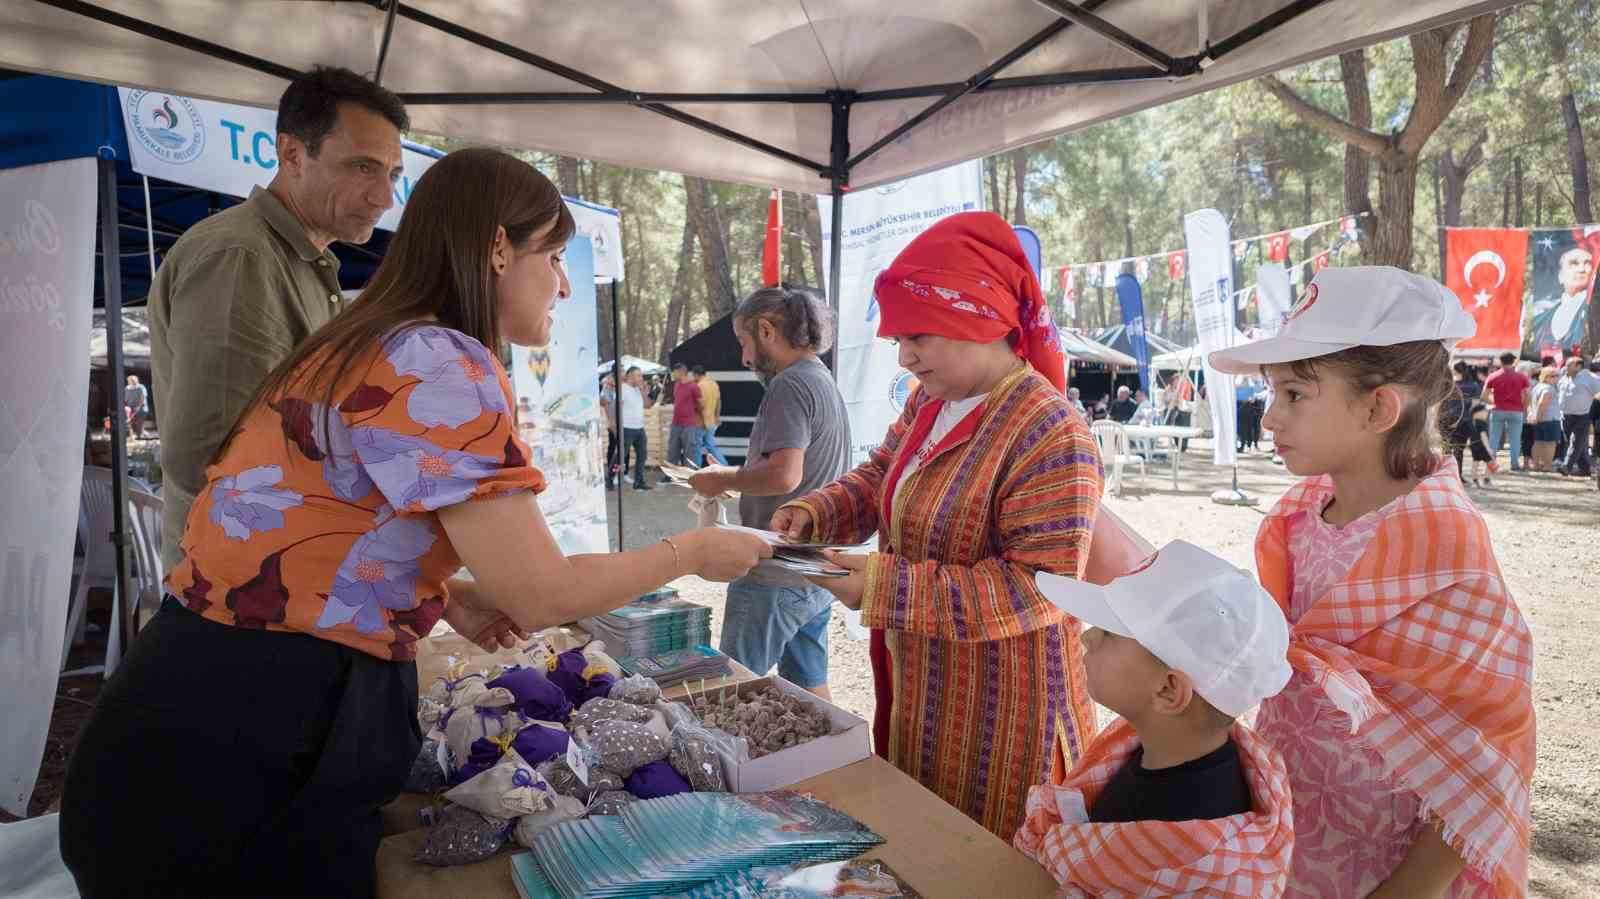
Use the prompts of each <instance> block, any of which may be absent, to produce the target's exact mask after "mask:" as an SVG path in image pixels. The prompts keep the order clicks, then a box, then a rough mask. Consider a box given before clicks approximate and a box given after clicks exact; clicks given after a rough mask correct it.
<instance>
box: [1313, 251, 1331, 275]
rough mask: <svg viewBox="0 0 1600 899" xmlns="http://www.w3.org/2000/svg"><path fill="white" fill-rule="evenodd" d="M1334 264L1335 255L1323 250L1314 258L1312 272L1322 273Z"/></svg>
mask: <svg viewBox="0 0 1600 899" xmlns="http://www.w3.org/2000/svg"><path fill="white" fill-rule="evenodd" d="M1332 262H1333V254H1332V253H1329V252H1328V251H1327V250H1323V251H1322V252H1320V253H1318V254H1317V255H1316V256H1315V257H1313V258H1312V260H1311V270H1312V271H1313V272H1320V271H1322V270H1323V269H1325V268H1327V267H1328V265H1329V264H1330V263H1332Z"/></svg>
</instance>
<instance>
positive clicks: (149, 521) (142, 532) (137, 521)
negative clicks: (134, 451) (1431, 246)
mask: <svg viewBox="0 0 1600 899" xmlns="http://www.w3.org/2000/svg"><path fill="white" fill-rule="evenodd" d="M164 506H165V503H163V502H162V500H161V497H159V496H156V495H155V494H154V493H151V492H150V491H148V490H145V489H142V488H140V487H135V486H133V485H131V484H130V485H129V487H128V507H129V509H128V511H129V513H130V514H129V515H128V522H129V525H130V528H129V531H130V532H131V534H132V537H133V561H134V565H135V566H136V571H135V572H134V578H133V584H134V599H133V609H134V616H135V621H137V622H141V623H142V620H143V619H141V618H139V616H140V615H144V614H146V613H148V614H150V615H154V614H155V613H156V610H158V609H159V608H161V596H162V586H161V577H162V574H163V572H162V570H161V535H162V529H161V514H162V509H163V507H164Z"/></svg>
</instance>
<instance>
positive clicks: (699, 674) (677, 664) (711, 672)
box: [617, 645, 732, 688]
mask: <svg viewBox="0 0 1600 899" xmlns="http://www.w3.org/2000/svg"><path fill="white" fill-rule="evenodd" d="M617 664H618V665H621V666H622V670H623V671H625V672H627V673H628V674H642V675H644V676H645V677H648V678H650V679H651V680H653V681H655V682H656V683H657V684H660V685H661V686H662V687H663V688H665V687H676V686H677V685H678V684H681V683H683V682H684V681H690V680H710V679H711V678H716V677H721V676H723V675H724V674H727V673H728V672H729V671H731V670H732V666H731V664H730V662H729V659H728V657H727V656H725V655H723V654H722V653H720V652H718V651H716V650H715V649H712V648H711V647H709V646H704V645H701V646H695V647H692V648H690V649H674V650H673V651H671V652H664V653H662V654H661V655H657V656H641V657H634V656H620V657H619V658H618V659H617Z"/></svg>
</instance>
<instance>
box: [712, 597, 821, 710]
mask: <svg viewBox="0 0 1600 899" xmlns="http://www.w3.org/2000/svg"><path fill="white" fill-rule="evenodd" d="M832 614H833V594H832V593H829V592H828V591H826V590H824V589H822V588H821V587H804V588H801V587H777V586H772V585H770V584H762V583H758V582H754V581H751V580H750V579H748V578H740V579H739V580H736V581H734V582H733V583H731V584H729V585H728V607H727V612H726V614H725V615H724V616H723V619H722V645H721V647H720V648H721V650H722V651H723V652H724V653H726V654H728V655H730V656H732V657H733V658H735V659H738V660H739V663H740V664H742V665H744V666H745V667H746V668H749V669H750V670H751V671H754V672H755V673H756V674H758V675H764V674H766V673H767V672H769V671H771V670H772V666H773V665H777V666H778V675H779V676H780V677H782V678H783V679H784V680H787V681H789V682H791V683H794V684H797V685H799V686H801V687H820V686H822V685H823V684H825V683H827V682H828V617H829V616H830V615H832Z"/></svg>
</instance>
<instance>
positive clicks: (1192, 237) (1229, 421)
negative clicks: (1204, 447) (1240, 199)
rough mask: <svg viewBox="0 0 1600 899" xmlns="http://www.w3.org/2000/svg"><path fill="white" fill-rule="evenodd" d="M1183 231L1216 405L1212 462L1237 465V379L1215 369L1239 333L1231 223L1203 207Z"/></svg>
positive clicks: (1197, 323) (1189, 218)
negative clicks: (1214, 358)
mask: <svg viewBox="0 0 1600 899" xmlns="http://www.w3.org/2000/svg"><path fill="white" fill-rule="evenodd" d="M1183 232H1184V238H1185V243H1186V244H1187V245H1188V250H1189V294H1190V296H1191V298H1192V299H1193V302H1194V323H1195V329H1196V331H1197V332H1198V334H1199V337H1200V357H1201V359H1203V360H1204V365H1205V376H1206V395H1207V396H1208V397H1209V398H1210V401H1211V427H1212V430H1213V432H1214V436H1213V437H1212V442H1213V444H1214V445H1213V447H1212V450H1211V459H1212V461H1213V462H1215V463H1216V464H1218V465H1232V464H1233V463H1234V462H1235V460H1236V459H1237V457H1238V453H1237V448H1236V446H1235V444H1234V440H1235V438H1236V435H1237V434H1238V410H1237V408H1236V407H1235V405H1234V393H1233V391H1234V386H1233V375H1225V374H1223V373H1222V372H1219V371H1217V370H1216V369H1214V368H1212V367H1211V354H1212V353H1213V352H1215V351H1217V350H1221V349H1226V348H1228V347H1230V346H1232V345H1233V343H1234V340H1235V339H1236V336H1237V333H1238V332H1237V329H1235V328H1234V325H1233V315H1234V312H1233V251H1232V250H1231V248H1230V247H1229V245H1228V221H1227V219H1224V218H1223V217H1222V213H1220V212H1218V211H1216V210H1215V209H1201V210H1199V211H1198V212H1191V213H1189V214H1188V215H1186V216H1184V217H1183Z"/></svg>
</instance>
